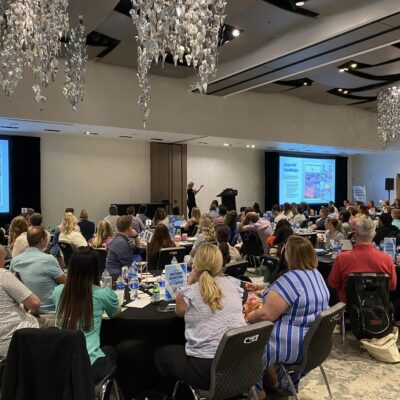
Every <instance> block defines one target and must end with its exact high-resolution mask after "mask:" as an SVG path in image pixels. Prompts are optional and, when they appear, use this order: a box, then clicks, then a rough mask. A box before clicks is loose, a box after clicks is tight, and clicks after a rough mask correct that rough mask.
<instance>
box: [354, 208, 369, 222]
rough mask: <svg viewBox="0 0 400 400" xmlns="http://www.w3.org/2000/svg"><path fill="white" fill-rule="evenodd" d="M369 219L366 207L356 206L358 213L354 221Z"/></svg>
mask: <svg viewBox="0 0 400 400" xmlns="http://www.w3.org/2000/svg"><path fill="white" fill-rule="evenodd" d="M370 217H371V215H370V213H369V211H368V208H367V206H365V205H364V204H360V205H359V206H358V213H357V214H356V220H357V221H359V220H360V219H366V218H370Z"/></svg>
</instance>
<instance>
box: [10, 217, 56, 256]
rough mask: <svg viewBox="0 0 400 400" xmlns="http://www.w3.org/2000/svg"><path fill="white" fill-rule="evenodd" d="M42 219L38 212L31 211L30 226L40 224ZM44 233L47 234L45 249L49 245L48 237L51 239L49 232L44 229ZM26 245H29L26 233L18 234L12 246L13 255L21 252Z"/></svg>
mask: <svg viewBox="0 0 400 400" xmlns="http://www.w3.org/2000/svg"><path fill="white" fill-rule="evenodd" d="M42 221H43V218H42V216H41V215H40V214H39V213H33V214H32V215H31V217H30V222H31V227H32V228H33V227H37V226H42ZM46 235H47V245H46V249H47V246H48V245H49V243H50V239H51V236H50V232H48V231H46ZM28 247H29V244H28V239H27V234H26V233H25V234H21V235H19V236H18V237H17V239H16V240H15V243H14V248H13V255H14V257H16V256H18V255H20V254H21V253H23V252H24V251H25V250H26V249H27V248H28Z"/></svg>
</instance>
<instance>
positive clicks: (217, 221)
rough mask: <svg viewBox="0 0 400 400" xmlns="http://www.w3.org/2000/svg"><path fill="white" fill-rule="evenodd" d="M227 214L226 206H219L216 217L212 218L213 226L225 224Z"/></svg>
mask: <svg viewBox="0 0 400 400" xmlns="http://www.w3.org/2000/svg"><path fill="white" fill-rule="evenodd" d="M227 213H228V209H227V208H226V206H225V205H224V204H221V205H220V206H219V212H218V214H219V215H218V217H216V218H214V225H215V226H217V225H220V224H223V223H224V222H225V216H226V214H227Z"/></svg>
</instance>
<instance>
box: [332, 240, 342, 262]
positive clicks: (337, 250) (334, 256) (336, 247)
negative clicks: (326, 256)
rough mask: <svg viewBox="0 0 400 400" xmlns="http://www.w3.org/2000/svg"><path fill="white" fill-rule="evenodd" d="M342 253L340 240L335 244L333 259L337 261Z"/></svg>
mask: <svg viewBox="0 0 400 400" xmlns="http://www.w3.org/2000/svg"><path fill="white" fill-rule="evenodd" d="M341 252H342V246H341V244H340V242H339V241H338V240H335V243H334V244H333V246H332V259H335V258H336V257H337V256H338V254H340V253H341Z"/></svg>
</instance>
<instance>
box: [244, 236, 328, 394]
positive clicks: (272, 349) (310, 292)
mask: <svg viewBox="0 0 400 400" xmlns="http://www.w3.org/2000/svg"><path fill="white" fill-rule="evenodd" d="M285 258H286V261H287V265H288V267H289V271H288V272H287V273H285V274H283V275H282V276H280V277H279V278H278V279H277V280H276V281H275V282H274V283H273V284H272V286H270V287H269V288H267V289H266V292H265V293H264V295H263V297H264V298H265V301H264V304H263V307H262V308H261V309H259V310H257V311H254V312H252V313H250V314H248V315H247V320H248V322H250V323H255V322H259V321H272V322H274V323H275V324H274V329H273V331H272V335H271V338H270V340H269V342H268V343H267V346H266V348H265V352H264V357H263V364H264V368H265V372H264V380H263V383H264V388H265V390H266V391H267V392H268V393H271V394H273V393H274V392H276V390H277V389H278V388H282V389H286V390H288V389H289V388H288V387H285V386H283V385H284V383H286V384H287V380H285V382H284V381H283V380H282V378H283V377H284V373H283V370H282V368H280V367H279V365H280V364H286V363H287V364H298V363H300V362H301V357H302V347H303V346H302V344H303V340H304V337H305V336H306V334H307V332H308V330H309V328H310V326H311V324H312V323H313V322H314V321H315V319H316V318H317V316H318V314H319V313H320V312H321V311H323V310H325V309H327V308H328V307H329V305H328V303H329V291H328V288H327V287H326V285H325V281H324V278H323V277H322V275H321V274H320V273H319V272H318V270H317V266H318V260H317V256H316V253H315V250H314V248H313V246H312V244H311V242H310V241H309V240H308V239H305V238H303V237H301V236H297V235H292V236H290V237H289V239H288V240H287V242H286V252H285ZM292 379H293V380H294V382H295V385H297V384H298V381H299V379H300V376H299V374H293V376H292Z"/></svg>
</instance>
